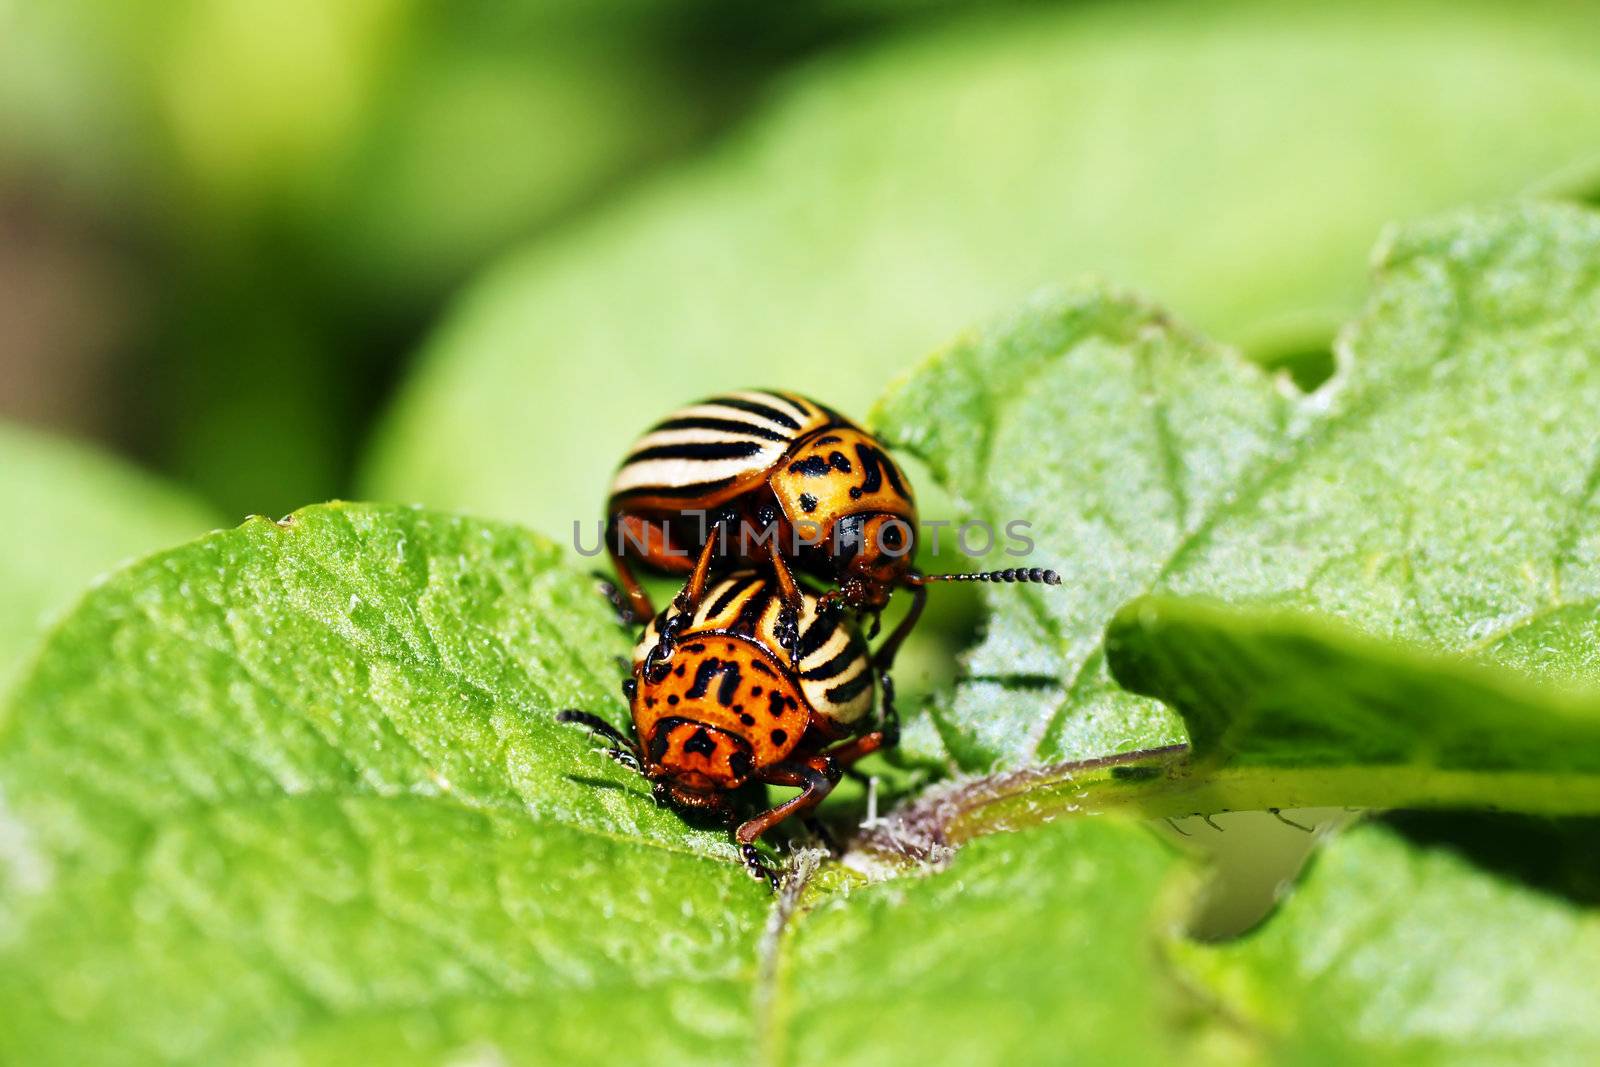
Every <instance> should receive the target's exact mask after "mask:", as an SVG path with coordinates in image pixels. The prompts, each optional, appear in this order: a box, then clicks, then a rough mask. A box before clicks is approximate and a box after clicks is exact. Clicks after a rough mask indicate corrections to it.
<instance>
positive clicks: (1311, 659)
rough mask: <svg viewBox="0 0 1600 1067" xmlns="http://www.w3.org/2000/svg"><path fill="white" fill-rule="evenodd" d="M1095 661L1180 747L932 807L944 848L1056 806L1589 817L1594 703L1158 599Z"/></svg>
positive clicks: (1597, 700) (1394, 651) (1594, 799)
mask: <svg viewBox="0 0 1600 1067" xmlns="http://www.w3.org/2000/svg"><path fill="white" fill-rule="evenodd" d="M1107 646H1108V653H1107V654H1108V659H1109V661H1110V665H1111V669H1112V672H1113V674H1114V675H1115V677H1116V679H1117V681H1119V682H1120V683H1121V684H1122V685H1125V686H1127V687H1128V688H1129V689H1130V690H1132V691H1133V692H1135V693H1142V694H1145V695H1148V696H1154V697H1158V698H1160V699H1161V700H1163V701H1164V702H1166V703H1167V704H1169V705H1171V706H1172V707H1173V708H1175V709H1176V710H1177V711H1178V712H1179V713H1181V714H1182V716H1183V721H1184V726H1185V727H1186V729H1187V731H1188V734H1189V738H1190V747H1189V749H1187V750H1182V751H1173V752H1170V753H1167V754H1166V755H1165V757H1164V758H1156V759H1125V760H1116V759H1112V760H1104V759H1102V760H1091V761H1086V762H1082V763H1068V764H1063V765H1059V766H1056V767H1051V768H1048V769H1044V770H1031V771H1026V772H1019V773H1017V774H1014V775H998V776H990V777H989V778H985V779H980V780H977V781H975V782H971V783H967V784H965V785H963V786H962V787H961V788H959V789H958V790H957V791H956V794H955V795H954V796H946V797H942V798H941V799H940V801H939V803H940V805H942V808H943V813H944V817H943V820H942V822H941V823H940V832H941V833H942V834H943V835H944V836H945V837H946V838H947V839H951V840H962V839H965V838H969V837H971V836H973V835H974V834H977V833H985V832H992V831H993V830H994V829H996V828H1000V827H1017V826H1025V825H1029V824H1031V823H1034V822H1037V821H1039V820H1041V819H1044V818H1048V817H1050V816H1051V815H1052V814H1053V813H1055V812H1058V811H1060V810H1061V809H1062V808H1068V809H1070V810H1088V811H1106V810H1110V809H1114V808H1119V807H1131V808H1132V809H1133V810H1135V811H1138V812H1140V813H1142V814H1145V815H1152V816H1159V817H1172V816H1177V815H1186V814H1190V813H1193V812H1197V811H1198V812H1216V811H1237V810H1261V809H1267V808H1305V807H1317V806H1334V807H1342V806H1359V807H1366V808H1395V807H1408V808H1436V807H1493V808H1497V809H1500V810H1506V811H1522V812H1542V813H1547V814H1572V813H1584V814H1594V813H1597V812H1600V695H1596V694H1595V693H1594V692H1593V691H1592V690H1590V691H1589V692H1586V693H1569V692H1564V691H1562V690H1560V689H1557V688H1554V687H1551V686H1548V685H1539V684H1533V683H1530V682H1529V681H1528V680H1527V679H1525V678H1523V677H1520V676H1518V675H1516V674H1513V673H1511V672H1508V671H1505V670H1503V669H1489V668H1485V667H1483V666H1479V665H1472V664H1464V663H1462V662H1461V661H1460V660H1459V659H1456V658H1454V657H1448V658H1447V657H1440V656H1437V655H1430V654H1420V653H1417V652H1415V651H1412V650H1409V649H1406V648H1404V647H1397V646H1395V645H1394V644H1390V643H1384V642H1378V641H1374V640H1372V639H1370V638H1366V637H1361V636H1359V635H1356V634H1354V633H1351V632H1349V631H1347V630H1345V629H1343V628H1339V627H1334V626H1330V625H1328V624H1326V623H1321V622H1317V621H1314V620H1307V619H1304V618H1301V617H1297V616H1283V615H1281V614H1278V613H1275V612H1269V613H1248V612H1241V611H1239V610H1237V609H1234V610H1229V609H1224V608H1221V607H1218V606H1215V605H1211V604H1207V603H1202V602H1197V601H1173V600H1168V599H1164V598H1159V597H1158V598H1146V599H1142V600H1138V601H1135V602H1134V603H1132V604H1130V605H1129V606H1128V607H1126V608H1124V609H1123V610H1122V611H1121V612H1119V613H1118V614H1117V616H1116V618H1115V619H1114V620H1113V621H1112V624H1111V628H1110V631H1109V633H1108V635H1107ZM902 817H914V816H911V815H910V814H909V813H907V814H906V815H903V816H902Z"/></svg>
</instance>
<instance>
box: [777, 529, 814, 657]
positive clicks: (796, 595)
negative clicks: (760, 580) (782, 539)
mask: <svg viewBox="0 0 1600 1067" xmlns="http://www.w3.org/2000/svg"><path fill="white" fill-rule="evenodd" d="M770 551H771V554H772V576H773V577H774V578H775V579H777V582H778V596H779V598H780V599H781V600H782V601H783V610H784V612H785V617H784V618H783V619H782V620H781V622H782V623H783V635H784V638H785V639H786V640H785V642H784V643H785V644H786V645H787V646H788V652H789V669H790V670H797V669H798V668H799V664H800V609H801V608H803V607H804V606H805V594H804V593H802V592H801V590H800V584H799V583H798V582H796V581H795V580H794V572H793V571H791V570H790V569H789V563H788V561H787V560H785V559H784V558H783V551H782V549H781V548H780V547H779V545H778V539H777V538H776V537H774V538H773V539H772V542H771V549H770ZM819 607H820V604H819Z"/></svg>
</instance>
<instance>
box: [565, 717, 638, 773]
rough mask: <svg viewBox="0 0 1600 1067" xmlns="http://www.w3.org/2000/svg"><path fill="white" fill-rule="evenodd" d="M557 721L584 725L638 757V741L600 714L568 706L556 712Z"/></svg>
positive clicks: (591, 731)
mask: <svg viewBox="0 0 1600 1067" xmlns="http://www.w3.org/2000/svg"><path fill="white" fill-rule="evenodd" d="M556 722H570V723H575V724H576V725H578V726H582V727H584V728H585V729H587V730H588V731H589V732H590V733H594V734H599V735H600V736H601V737H603V738H605V739H606V740H607V741H610V742H611V743H612V744H614V745H616V746H617V748H619V749H621V750H623V751H624V752H626V753H627V754H628V755H630V756H633V757H634V759H635V760H637V759H638V756H639V745H638V743H637V742H635V741H634V739H633V738H631V737H628V736H627V735H625V734H624V733H622V731H620V730H618V729H617V728H616V727H615V726H612V725H611V724H610V723H608V722H606V721H605V720H604V719H602V718H601V717H600V716H598V715H592V714H590V713H589V712H587V711H580V710H578V709H577V708H567V709H566V710H565V711H558V712H556Z"/></svg>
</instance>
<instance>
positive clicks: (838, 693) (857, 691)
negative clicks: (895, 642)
mask: <svg viewBox="0 0 1600 1067" xmlns="http://www.w3.org/2000/svg"><path fill="white" fill-rule="evenodd" d="M871 684H872V670H871V668H868V669H866V670H863V671H862V672H861V673H860V674H858V675H856V676H855V677H854V678H852V679H850V680H849V681H848V682H841V683H840V684H838V685H836V686H834V687H833V688H832V689H830V690H828V691H827V693H826V694H824V695H825V696H826V697H827V698H828V702H829V703H830V704H848V703H850V701H852V700H854V699H855V698H856V697H858V696H860V695H861V693H862V691H863V690H865V689H866V688H867V686H869V685H871Z"/></svg>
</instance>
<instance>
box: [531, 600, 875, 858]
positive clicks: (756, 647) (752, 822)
mask: <svg viewBox="0 0 1600 1067" xmlns="http://www.w3.org/2000/svg"><path fill="white" fill-rule="evenodd" d="M679 599H684V598H679ZM694 599H695V600H696V601H697V602H698V604H697V606H696V607H695V608H694V610H693V611H692V612H689V611H684V610H682V609H680V608H679V607H678V606H676V602H675V603H674V606H672V607H669V608H668V609H667V610H666V611H663V612H662V613H661V614H660V615H658V616H656V617H655V618H654V619H653V620H652V621H651V622H650V624H649V625H648V626H646V627H645V630H644V633H643V635H642V636H641V637H640V639H639V642H638V644H637V645H636V646H635V648H634V652H633V664H632V672H631V676H630V677H629V678H628V679H627V680H626V681H624V682H623V692H624V693H625V694H626V695H627V697H628V704H629V710H630V712H631V714H632V718H633V730H632V736H628V735H626V734H624V733H622V732H621V731H619V730H617V729H616V728H614V727H613V726H612V725H611V724H610V723H608V722H606V721H605V720H604V719H602V718H600V717H599V716H597V715H593V714H590V713H589V712H586V711H580V710H577V709H569V710H566V711H563V712H561V713H560V714H559V715H558V716H557V718H558V719H559V720H560V721H562V722H569V723H576V724H578V725H581V726H584V727H587V728H588V729H589V730H591V731H593V732H594V733H595V734H597V735H600V736H601V737H603V738H604V739H605V740H606V741H607V742H608V743H609V745H610V748H609V749H608V750H607V752H608V754H609V755H610V756H611V757H612V758H614V759H617V760H618V761H620V762H622V763H624V764H626V765H627V766H629V767H632V768H633V769H634V770H637V771H638V772H639V773H641V774H642V775H644V777H645V778H646V779H648V780H649V781H650V782H651V783H652V787H653V788H652V791H653V794H654V796H655V798H656V800H657V802H658V803H663V804H668V805H671V806H673V807H675V808H678V809H681V810H685V811H689V812H699V813H702V814H705V815H707V816H711V817H718V818H721V819H723V820H726V821H727V822H729V823H730V824H732V822H733V821H734V820H735V818H736V817H737V815H738V813H739V812H740V811H741V810H749V808H750V806H751V803H752V802H753V801H754V800H755V798H756V797H758V796H761V795H762V794H763V792H764V791H763V788H762V787H764V786H766V785H780V786H798V787H799V788H800V790H801V791H800V793H799V795H798V796H795V797H793V798H792V799H790V800H787V801H785V802H784V803H782V804H779V805H778V806H777V807H774V808H771V809H768V810H766V811H762V812H760V813H759V814H756V815H754V816H752V817H750V818H747V819H745V820H744V821H742V822H740V823H739V824H738V826H737V828H736V829H735V830H734V832H733V836H734V841H735V843H736V844H737V846H738V847H739V851H740V855H741V857H742V859H743V861H744V863H745V866H746V868H747V869H748V870H749V871H750V872H751V874H753V875H755V876H756V877H758V878H761V879H764V880H766V881H767V882H768V883H770V884H771V885H772V886H773V888H777V878H776V876H775V875H774V874H773V872H772V871H771V870H770V869H769V868H768V867H767V866H766V865H765V864H764V863H763V862H762V860H761V855H760V853H759V851H758V850H757V849H756V847H755V843H756V841H757V840H759V839H760V838H761V836H762V835H763V834H765V833H766V832H767V831H768V830H771V829H772V828H773V827H775V826H777V825H778V824H779V823H781V822H783V821H784V820H785V819H788V818H791V817H793V816H805V815H806V814H807V813H809V812H810V811H811V810H812V809H813V808H815V807H816V806H817V804H819V803H820V802H821V801H822V799H823V798H824V797H826V796H827V795H828V794H829V792H831V791H832V790H833V787H834V785H835V784H837V783H838V781H839V779H840V777H841V776H842V774H843V773H844V771H845V770H846V769H847V768H849V767H850V766H851V764H853V763H855V762H856V761H857V760H859V759H861V758H862V757H863V756H866V755H868V754H870V753H872V752H875V751H877V750H878V749H880V748H883V747H884V746H887V745H893V744H895V743H896V741H897V740H898V736H899V723H898V720H897V719H896V716H895V712H894V706H893V695H892V694H893V690H892V687H891V686H890V684H889V683H888V680H887V678H885V679H884V702H883V708H882V712H881V714H880V715H879V716H877V717H876V718H875V717H874V716H873V715H872V709H873V704H874V696H875V690H876V688H877V677H876V676H877V674H878V664H877V663H875V662H874V660H873V657H872V656H871V654H870V653H869V652H868V649H867V643H866V641H865V640H864V639H863V637H862V635H861V632H860V630H859V629H858V628H857V626H856V625H855V623H854V622H853V620H852V619H851V618H850V617H849V616H846V615H843V614H842V613H838V612H828V611H823V610H819V607H820V604H819V598H818V597H817V596H816V594H815V593H813V592H812V591H811V590H809V589H804V588H802V589H801V607H800V609H799V612H798V618H797V620H795V621H793V622H791V621H790V617H789V612H788V610H787V606H786V604H785V603H784V601H783V598H782V593H781V591H780V590H779V589H778V587H777V585H776V583H775V582H774V581H773V580H772V579H771V578H770V577H769V576H768V575H766V574H765V573H757V572H753V571H744V572H738V573H735V574H732V575H729V576H727V577H725V578H723V579H721V580H720V581H718V582H716V583H715V584H712V585H710V586H709V587H708V588H706V589H705V590H704V591H703V595H700V596H697V597H695V598H694ZM791 627H794V628H796V629H797V630H798V639H797V640H793V639H791V636H790V634H789V633H788V632H787V631H788V630H789V629H790V628H791ZM791 649H792V650H794V651H795V652H796V653H797V659H795V660H794V661H793V663H791V658H790V654H789V653H790V650H791ZM813 825H815V824H813Z"/></svg>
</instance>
